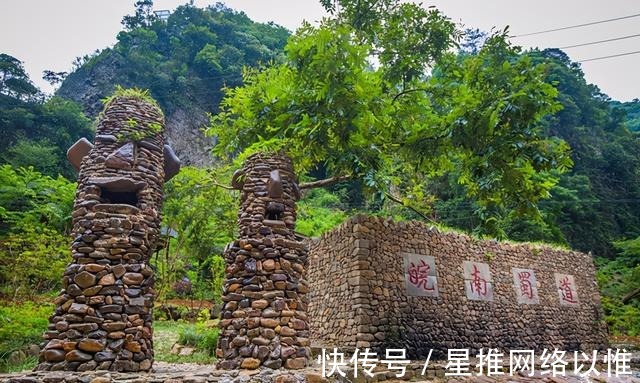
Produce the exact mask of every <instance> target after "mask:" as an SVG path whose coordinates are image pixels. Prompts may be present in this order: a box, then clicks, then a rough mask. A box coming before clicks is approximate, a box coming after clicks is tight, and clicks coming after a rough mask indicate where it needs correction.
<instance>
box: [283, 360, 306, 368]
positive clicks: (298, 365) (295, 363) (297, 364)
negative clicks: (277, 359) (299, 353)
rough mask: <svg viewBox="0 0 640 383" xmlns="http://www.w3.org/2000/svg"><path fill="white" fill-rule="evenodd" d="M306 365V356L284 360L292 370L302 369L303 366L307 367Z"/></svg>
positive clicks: (286, 365)
mask: <svg viewBox="0 0 640 383" xmlns="http://www.w3.org/2000/svg"><path fill="white" fill-rule="evenodd" d="M306 366H307V359H306V358H293V359H287V361H286V362H284V367H285V368H288V369H290V370H300V369H302V368H305V367H306Z"/></svg>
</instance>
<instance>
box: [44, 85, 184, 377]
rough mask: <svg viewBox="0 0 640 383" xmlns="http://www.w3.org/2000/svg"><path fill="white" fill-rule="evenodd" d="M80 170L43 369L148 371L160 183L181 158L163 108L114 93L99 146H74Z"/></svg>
mask: <svg viewBox="0 0 640 383" xmlns="http://www.w3.org/2000/svg"><path fill="white" fill-rule="evenodd" d="M67 157H68V158H69V161H70V162H71V163H72V165H74V166H75V167H76V169H79V170H80V172H79V175H78V188H77V191H76V198H75V202H74V210H73V231H72V245H71V255H72V261H71V263H70V264H69V265H68V266H67V268H66V270H65V273H64V276H63V277H62V287H63V290H62V291H61V293H60V295H59V296H58V297H57V298H56V300H55V304H56V308H55V312H54V314H53V315H52V316H51V317H50V318H49V329H48V331H47V332H46V333H45V334H44V339H45V343H44V347H43V350H42V352H41V353H40V364H39V365H38V367H37V369H39V370H72V371H86V370H96V369H100V370H114V371H146V370H149V369H150V368H151V365H152V363H153V343H152V328H151V324H152V315H151V309H152V307H153V301H154V298H155V292H154V290H153V270H152V269H151V268H150V267H149V265H148V260H149V258H150V256H151V254H152V252H153V250H154V246H155V243H156V239H157V237H158V234H159V231H160V208H161V204H162V186H163V184H164V182H165V180H168V179H169V178H171V177H172V176H173V175H175V174H176V173H177V172H178V170H179V168H180V163H179V161H178V159H177V158H176V156H175V154H174V153H173V150H171V148H170V147H169V146H167V145H165V144H164V117H163V115H162V112H161V111H160V109H159V108H158V107H157V106H155V105H152V104H151V103H150V102H148V101H146V100H143V99H141V98H139V97H127V96H116V97H114V98H113V99H112V100H111V101H110V102H109V103H108V104H107V105H105V110H104V111H103V113H102V114H101V115H100V117H99V120H98V124H97V128H96V137H95V142H94V144H91V143H90V142H89V141H88V140H86V139H84V138H82V139H80V140H78V142H76V143H75V144H74V145H73V146H72V147H71V148H70V149H69V151H68V152H67Z"/></svg>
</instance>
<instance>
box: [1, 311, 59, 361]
mask: <svg viewBox="0 0 640 383" xmlns="http://www.w3.org/2000/svg"><path fill="white" fill-rule="evenodd" d="M52 311H53V305H52V304H42V303H35V302H25V303H9V302H2V303H1V304H0V372H7V371H8V370H16V367H15V366H11V365H10V363H9V362H8V361H7V358H8V357H9V355H11V353H12V352H14V351H17V350H21V349H23V348H25V347H26V346H29V345H31V344H40V342H41V340H42V334H43V333H44V332H45V331H46V330H47V325H48V324H49V321H48V318H49V315H51V312H52ZM28 362H32V361H31V360H30V361H27V363H28Z"/></svg>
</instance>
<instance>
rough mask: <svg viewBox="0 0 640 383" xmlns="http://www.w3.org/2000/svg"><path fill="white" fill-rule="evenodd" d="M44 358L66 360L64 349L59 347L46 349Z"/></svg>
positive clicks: (51, 360)
mask: <svg viewBox="0 0 640 383" xmlns="http://www.w3.org/2000/svg"><path fill="white" fill-rule="evenodd" d="M43 354H44V360H46V361H47V362H53V363H55V362H62V361H63V360H64V351H63V350H58V349H49V350H44V353H43Z"/></svg>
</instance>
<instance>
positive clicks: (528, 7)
mask: <svg viewBox="0 0 640 383" xmlns="http://www.w3.org/2000/svg"><path fill="white" fill-rule="evenodd" d="M134 2H135V0H108V1H107V0H103V1H98V0H59V1H54V0H2V2H1V4H2V12H0V53H8V54H10V55H12V56H14V57H16V58H18V59H20V60H22V61H23V62H24V66H25V68H26V70H27V72H28V73H29V76H30V77H31V79H32V80H33V81H34V82H35V83H36V85H37V86H39V87H40V88H42V89H44V90H45V91H48V92H49V91H51V88H50V86H49V85H48V84H47V83H46V82H44V80H42V78H41V77H42V71H43V70H45V69H50V70H54V71H70V69H71V63H72V62H73V60H74V58H75V57H77V56H83V55H85V54H89V53H91V52H93V51H94V50H96V49H103V48H106V47H108V46H112V45H113V44H114V43H115V42H116V35H117V33H118V32H119V31H120V30H121V28H122V25H121V24H120V21H121V20H122V17H123V16H124V15H126V14H131V13H132V12H133V8H134V7H133V3H134ZM184 3H186V0H155V1H154V4H155V9H156V10H159V9H169V10H172V9H174V8H175V7H176V6H178V5H180V4H184ZM212 3H213V2H212V1H203V0H199V1H196V2H195V4H196V5H197V6H201V7H204V6H206V5H208V4H212ZM225 3H226V4H227V5H228V6H229V7H231V8H233V9H236V10H242V11H244V12H245V13H246V14H247V15H248V16H249V17H250V18H251V19H253V20H256V21H261V22H267V21H274V22H275V23H277V24H280V25H283V26H285V27H287V28H289V29H290V30H295V29H296V28H297V27H298V26H299V25H300V24H301V23H302V21H303V20H307V21H316V20H319V19H320V18H322V17H323V15H324V11H323V9H322V7H321V6H320V4H319V1H318V0H269V1H267V0H228V1H226V2H225ZM423 4H424V5H425V6H429V5H435V6H436V7H437V8H439V9H440V10H441V11H443V12H444V13H445V14H446V15H447V16H449V17H450V18H451V19H452V20H454V21H456V22H459V23H463V24H464V25H465V26H467V27H472V28H480V29H482V30H485V31H488V30H491V28H493V27H497V28H500V29H502V28H504V26H506V25H509V26H510V29H511V34H512V35H515V36H518V35H521V34H526V33H531V32H537V31H543V30H547V29H554V28H560V27H566V26H571V25H576V24H584V23H589V22H593V21H600V20H605V19H610V18H618V17H624V16H629V15H635V14H639V13H640V2H639V1H629V0H608V1H594V0H553V1H552V0H536V1H522V0H520V1H517V0H485V1H481V0H430V1H424V2H423ZM634 34H640V17H633V18H628V19H624V20H619V21H615V22H609V23H603V24H598V25H592V26H588V27H583V28H574V29H569V30H565V31H559V32H554V33H546V34H540V35H535V36H529V37H521V38H514V39H512V41H513V42H515V43H517V44H519V45H522V46H523V47H527V48H528V47H539V48H549V47H563V46H569V45H575V44H581V43H588V42H593V41H599V40H606V39H612V38H618V37H623V36H629V35H634ZM637 50H640V37H635V38H629V39H624V40H619V41H614V42H609V43H604V44H598V45H589V46H585V47H579V48H572V49H566V52H567V53H568V54H569V56H570V57H571V58H572V59H573V60H584V59H591V58H597V57H602V56H609V55H616V54H621V53H626V52H633V51H637ZM582 68H583V70H584V72H585V74H586V78H587V81H589V82H591V83H594V84H596V85H598V87H600V89H601V90H602V91H603V92H604V93H606V94H608V95H609V96H610V97H611V98H613V99H616V100H620V101H630V100H632V99H634V98H640V54H635V55H629V56H623V57H617V58H610V59H604V60H598V61H590V62H585V63H583V64H582Z"/></svg>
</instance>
